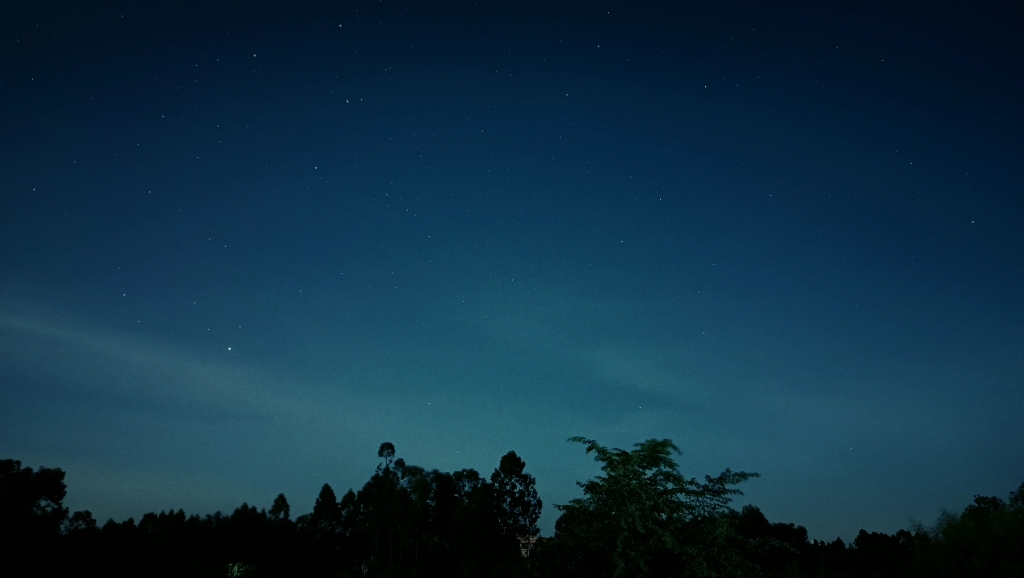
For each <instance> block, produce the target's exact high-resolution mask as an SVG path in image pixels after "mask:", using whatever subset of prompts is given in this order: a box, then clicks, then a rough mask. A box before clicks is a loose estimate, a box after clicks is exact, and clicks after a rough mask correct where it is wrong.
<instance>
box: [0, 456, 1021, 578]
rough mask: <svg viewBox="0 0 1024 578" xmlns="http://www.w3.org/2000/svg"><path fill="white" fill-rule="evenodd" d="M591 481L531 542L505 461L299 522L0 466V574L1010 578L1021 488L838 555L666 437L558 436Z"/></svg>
mask: <svg viewBox="0 0 1024 578" xmlns="http://www.w3.org/2000/svg"><path fill="white" fill-rule="evenodd" d="M570 441H572V442H575V443H579V444H582V445H583V446H584V448H585V450H586V452H587V453H592V454H593V455H594V458H595V460H596V461H597V462H598V463H599V464H600V466H601V474H600V475H598V476H595V477H594V478H593V479H590V480H587V481H586V482H579V483H578V485H579V486H580V489H581V490H582V497H580V498H577V499H574V500H570V501H569V502H568V503H566V504H559V505H556V506H555V508H556V509H557V510H558V511H559V512H560V516H559V518H558V520H557V522H556V523H555V533H554V535H553V536H552V537H549V538H540V537H539V530H538V528H537V521H538V520H539V518H540V514H541V509H542V506H543V504H542V502H541V499H540V498H539V497H538V495H537V490H536V480H535V479H534V477H533V476H532V475H530V474H528V473H527V472H526V470H525V468H526V463H525V462H524V461H523V460H522V458H520V457H519V456H518V455H516V453H515V452H508V453H507V454H505V455H504V456H502V458H501V459H500V460H499V463H498V467H496V468H495V469H494V471H493V472H492V473H491V475H490V476H489V477H484V476H482V475H481V474H480V473H479V472H477V471H475V470H473V469H463V470H459V471H457V472H442V471H439V470H436V469H434V470H430V471H427V470H426V469H424V468H422V467H419V466H413V465H409V464H406V463H405V461H404V460H402V459H401V458H397V459H396V457H395V446H394V445H393V444H391V443H388V442H385V443H383V444H381V446H380V448H379V450H378V454H377V455H378V457H379V458H380V460H381V461H380V464H379V465H378V466H377V468H376V470H375V471H374V473H373V474H372V475H371V476H370V479H369V480H368V481H367V482H366V483H365V484H364V485H363V487H362V488H361V489H360V490H358V491H354V490H351V489H350V490H348V492H346V493H345V494H344V495H343V496H342V497H341V498H340V499H339V498H338V497H337V495H336V494H335V492H334V489H333V488H332V487H331V486H330V485H329V484H324V485H323V486H322V487H321V489H320V493H319V496H318V497H317V499H316V503H315V505H314V506H313V511H312V512H309V513H306V514H303V515H300V516H297V517H295V518H294V519H293V518H292V515H291V514H292V513H291V508H290V506H289V504H288V500H287V498H286V497H285V496H284V495H283V494H279V495H278V496H277V497H276V498H275V499H274V500H273V502H272V504H271V506H270V509H269V510H267V509H259V508H257V507H255V506H250V505H248V504H242V505H241V506H239V507H238V508H237V509H235V510H234V511H233V512H232V513H231V514H229V515H227V514H222V513H221V512H217V513H215V514H210V515H206V516H199V515H195V514H193V515H190V516H186V514H185V512H184V511H183V510H180V509H179V510H177V511H174V510H170V511H162V512H160V513H149V514H145V515H144V516H142V518H141V519H139V520H138V522H136V521H135V520H134V519H133V518H128V519H127V520H124V521H122V522H117V521H114V520H112V519H111V520H108V521H107V522H106V523H105V524H103V525H102V526H100V525H98V524H97V522H96V520H95V519H93V517H92V514H91V513H90V512H89V511H88V510H86V511H79V512H74V513H73V514H70V513H69V512H68V509H67V508H65V507H64V506H63V500H64V497H65V495H66V486H65V484H64V472H63V471H61V470H60V469H58V468H45V467H40V468H38V469H37V470H33V469H32V468H25V467H22V465H21V463H20V462H19V461H16V460H11V459H8V460H0V564H2V565H0V574H2V575H4V576H58V575H60V576H66V575H75V576H105V577H106V576H139V575H146V576H210V577H218V578H220V577H241V576H246V577H254V578H255V577H268V578H269V577H280V578H284V577H299V576H311V577H319V576H324V577H327V576H332V577H334V576H336V577H348V578H371V577H372V578H377V577H380V578H383V577H388V578H398V577H410V578H411V577H417V578H419V577H423V578H429V577H522V578H556V577H559V578H561V577H577V578H660V577H666V578H669V577H687V578H689V577H694V578H712V577H716V578H717V577H723V578H724V577H737V578H739V577H744V578H746V577H764V578H770V577H779V578H782V577H790V578H801V577H807V578H811V577H820V578H826V577H843V578H853V577H858V578H859V577H865V578H868V577H870V578H879V577H906V578H913V577H959V576H964V577H966V576H971V577H974V576H990V577H999V578H1003V577H1005V578H1020V577H1022V576H1024V484H1021V486H1020V487H1018V489H1017V490H1016V491H1014V492H1012V493H1011V494H1010V496H1009V500H1008V501H1005V502H1004V501H1003V500H1001V499H999V498H996V497H983V496H975V499H974V503H973V504H971V505H970V506H968V507H967V508H966V509H964V511H963V512H962V513H960V514H953V513H948V512H947V513H943V514H942V515H940V517H939V519H938V521H937V522H936V524H935V525H934V526H932V527H924V526H917V527H914V528H912V529H911V530H900V531H898V532H896V533H895V534H892V535H889V534H885V533H878V532H870V533H869V532H867V531H865V530H861V531H860V533H859V534H858V535H857V537H856V539H855V540H854V541H853V542H852V543H851V544H849V545H847V544H845V543H844V542H843V541H842V540H840V539H838V538H837V539H836V540H835V541H832V542H824V541H819V540H810V539H808V536H807V530H806V529H805V528H804V527H802V526H797V525H794V524H792V523H772V522H769V521H768V519H767V518H766V517H765V516H764V514H763V513H762V512H761V511H760V510H759V509H758V508H757V507H755V506H750V505H748V506H744V507H743V508H741V509H740V510H736V509H734V508H732V507H731V505H730V504H731V500H732V499H733V497H735V496H737V495H741V492H740V491H739V490H738V489H737V488H736V486H737V485H738V484H740V483H742V482H744V481H745V480H748V479H750V478H754V477H757V474H755V473H748V472H733V471H731V470H729V469H726V470H725V471H724V472H722V473H721V474H719V475H718V476H715V477H712V476H705V477H704V480H703V481H699V480H697V479H696V478H687V477H685V476H684V475H683V474H681V473H680V471H679V467H678V464H677V463H676V462H675V460H674V458H673V455H674V454H677V453H678V452H679V450H678V448H677V447H676V446H675V445H674V444H673V443H672V442H671V440H667V439H664V440H656V439H651V440H647V441H645V442H641V443H638V444H635V445H634V447H633V449H631V450H623V449H618V448H609V447H605V446H603V445H601V444H599V443H597V442H596V441H595V440H591V439H586V438H580V437H577V438H571V439H570Z"/></svg>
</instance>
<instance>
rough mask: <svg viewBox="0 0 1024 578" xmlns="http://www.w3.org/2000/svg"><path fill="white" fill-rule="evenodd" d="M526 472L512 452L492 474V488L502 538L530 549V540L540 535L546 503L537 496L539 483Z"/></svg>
mask: <svg viewBox="0 0 1024 578" xmlns="http://www.w3.org/2000/svg"><path fill="white" fill-rule="evenodd" d="M525 470H526V462H524V461H523V460H522V459H521V458H520V457H519V456H518V455H516V453H515V452H508V453H507V454H505V455H504V456H502V457H501V461H500V462H499V464H498V467H497V469H495V470H494V472H493V473H492V474H491V484H493V485H494V490H493V495H494V501H495V509H496V511H497V512H496V513H497V516H498V523H499V524H500V525H501V531H502V534H504V535H508V536H511V537H515V538H516V539H517V540H520V541H522V542H524V543H525V544H526V545H527V549H529V544H530V543H531V542H530V540H531V539H532V538H536V537H537V535H538V534H539V533H540V529H539V528H537V521H538V520H540V514H541V509H542V508H543V507H544V503H543V502H542V501H541V499H540V497H538V496H537V487H536V486H537V480H535V479H534V477H533V476H531V475H530V474H527V473H526V472H525Z"/></svg>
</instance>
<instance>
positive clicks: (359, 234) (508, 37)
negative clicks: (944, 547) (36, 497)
mask: <svg viewBox="0 0 1024 578" xmlns="http://www.w3.org/2000/svg"><path fill="white" fill-rule="evenodd" d="M20 4H27V3H20ZM32 4H33V6H32V7H28V6H18V7H17V8H15V7H14V6H13V3H7V4H5V5H4V6H3V7H2V8H0V458H8V457H10V458H15V459H20V460H22V461H23V462H24V464H25V465H26V466H32V467H37V466H39V465H45V466H49V467H60V468H63V469H64V470H65V471H66V472H67V480H66V481H67V484H68V497H67V500H66V505H68V506H69V507H71V508H72V510H76V509H90V510H92V512H93V513H94V515H95V516H96V517H97V518H98V519H100V520H101V523H102V521H103V520H106V519H107V518H109V517H114V518H116V519H119V520H120V519H123V518H126V517H128V516H134V517H136V519H137V518H138V517H139V516H140V515H142V514H143V513H145V512H148V511H154V510H155V511H159V510H162V509H166V508H184V509H185V510H186V512H187V513H190V514H191V513H199V514H206V513H212V512H213V511H215V510H222V511H227V512H229V511H231V510H233V509H234V508H235V507H237V506H238V505H240V504H241V503H242V502H243V501H245V502H249V503H250V504H255V505H257V506H261V507H269V506H270V503H271V501H272V500H273V497H274V496H275V495H277V493H278V492H284V493H285V494H286V495H287V496H288V498H289V500H290V501H291V503H292V511H293V512H296V513H303V512H308V511H309V510H310V509H311V508H312V504H313V500H314V498H315V496H316V494H317V492H318V490H319V488H320V486H321V485H322V484H323V483H324V482H328V483H330V484H331V485H332V486H333V487H334V488H335V489H336V490H337V491H339V492H344V491H345V490H347V489H348V488H350V487H354V488H357V489H358V488H359V487H361V486H362V484H363V483H364V482H365V481H366V480H367V479H368V478H369V476H370V474H371V473H372V470H373V468H374V467H375V465H376V464H377V457H376V450H377V446H378V445H379V444H380V442H382V441H391V442H394V444H395V445H396V447H397V449H398V455H399V457H403V458H405V459H406V461H407V462H410V463H413V464H417V465H421V466H424V467H427V468H434V467H436V468H440V469H442V470H453V469H460V468H464V467H472V468H476V469H478V470H480V471H481V472H483V473H489V472H490V471H491V470H493V468H495V467H496V466H497V463H498V460H499V458H500V457H501V455H502V454H504V453H505V452H507V451H509V450H515V451H516V452H517V453H519V454H520V455H521V456H522V457H523V458H524V459H525V460H526V462H527V470H528V471H529V472H531V473H532V474H533V475H535V476H536V477H537V479H538V490H539V492H540V495H541V497H542V498H543V499H544V501H545V514H544V517H543V518H542V519H541V527H542V530H543V533H544V534H546V535H550V533H551V532H552V531H553V525H554V520H555V518H556V516H557V512H556V511H555V510H554V508H553V507H552V505H553V504H556V503H565V502H566V501H568V500H569V499H571V498H573V497H576V496H578V495H579V489H578V488H577V487H576V486H575V485H574V482H575V481H576V480H584V479H586V478H588V477H590V476H592V475H594V474H595V473H596V472H597V467H596V465H595V464H594V462H593V461H592V460H591V459H590V458H589V457H588V456H586V455H585V454H584V453H583V448H582V447H581V446H578V445H573V444H568V443H566V442H565V439H566V438H567V437H569V436H572V435H583V436H587V437H592V438H596V439H597V440H599V441H600V442H602V443H605V444H608V445H614V446H619V447H629V446H630V445H631V444H633V443H635V442H638V441H641V440H644V439H647V438H651V437H657V438H662V437H668V438H671V439H673V440H674V441H675V442H676V443H677V444H678V445H679V446H680V447H681V448H682V450H683V455H682V456H680V457H679V461H680V464H681V467H682V471H683V472H684V473H685V474H687V475H690V476H698V477H701V476H703V475H704V474H717V473H718V472H719V471H721V470H722V469H724V468H725V467H731V468H733V469H738V470H746V471H755V472H759V473H760V474H761V478H759V479H756V480H753V481H750V482H748V483H746V484H745V485H744V486H743V488H742V489H743V490H744V491H745V493H746V496H744V497H742V498H740V500H739V501H738V503H737V504H736V505H737V506H738V505H741V504H744V503H754V504H756V505H758V506H760V507H761V509H762V510H763V511H764V512H765V514H766V515H767V516H768V517H769V519H771V520H772V521H781V522H794V523H797V524H802V525H804V526H806V527H807V528H808V530H809V532H810V535H811V537H812V538H822V539H833V538H835V537H836V536H837V535H838V536H841V537H843V538H844V539H846V540H850V539H852V538H853V536H855V535H856V533H857V531H858V530H859V529H861V528H866V529H868V530H873V531H885V532H893V531H895V530H897V529H899V528H904V527H908V526H909V524H910V523H911V521H912V520H920V521H923V522H925V523H931V522H933V521H934V519H935V517H936V515H937V514H938V513H939V510H940V508H947V509H951V510H957V509H960V508H962V507H964V506H965V505H966V504H968V503H969V502H970V501H971V498H972V496H973V495H974V494H984V495H997V496H1000V497H1004V498H1005V496H1006V494H1007V493H1008V492H1010V491H1011V490H1012V489H1014V488H1015V487H1016V486H1017V485H1018V484H1020V483H1021V481H1024V460H1022V459H1021V457H1022V456H1024V419H1022V418H1021V416H1022V415H1024V299H1022V295H1024V194H1022V191H1024V138H1022V135H1024V132H1022V128H1024V104H1022V103H1024V65H1022V55H1024V42H1022V32H1021V31H1022V30H1024V26H1021V24H1022V22H1024V18H1022V14H1021V9H1020V5H1019V3H1017V5H1016V6H1012V7H1011V6H1010V4H1013V3H999V4H993V5H992V6H985V5H974V4H972V5H971V6H957V7H955V8H954V7H952V6H951V5H949V6H947V5H945V4H942V3H938V4H936V3H934V2H929V3H927V4H926V5H920V6H918V5H912V4H897V5H895V6H893V5H888V4H886V5H882V3H878V4H873V3H865V2H857V3H853V4H855V5H856V7H854V6H846V7H845V8H844V7H837V8H832V9H822V8H820V7H815V8H809V7H807V6H801V5H797V4H783V3H757V4H749V5H748V4H743V3H732V4H727V3H721V2H709V3H706V4H693V5H690V6H688V7H685V8H680V7H678V6H676V4H677V3H676V2H665V3H659V2H650V3H644V4H642V5H641V6H640V7H633V6H632V3H615V2H579V3H569V2H554V3H544V4H536V5H532V4H522V3H517V4H515V5H514V6H511V7H508V8H486V9H485V8H482V7H479V6H476V5H475V4H473V3H472V2H463V3H461V4H454V3H444V4H442V3H430V2H427V3H421V2H417V3H409V4H399V3H395V2H392V1H390V0H387V1H385V2H378V1H376V0H374V1H372V2H371V1H363V2H334V3H330V4H327V3H325V4H318V5H314V4H310V3H302V2H292V3H291V5H289V4H287V3H282V2H279V1H277V0H274V1H268V2H258V3H257V2H220V3H216V2H196V3H188V2H172V3H165V4H166V5H164V6H162V7H159V8H152V7H149V6H148V3H138V2H133V3H127V2H124V3H110V2H106V3H103V2H99V3H86V4H88V6H87V7H83V6H76V7H73V8H68V7H67V6H65V4H66V3H50V4H48V3H46V2H42V3H32ZM144 4H145V5H144ZM1003 4H1005V6H1004V5H1003ZM485 5H486V3H485Z"/></svg>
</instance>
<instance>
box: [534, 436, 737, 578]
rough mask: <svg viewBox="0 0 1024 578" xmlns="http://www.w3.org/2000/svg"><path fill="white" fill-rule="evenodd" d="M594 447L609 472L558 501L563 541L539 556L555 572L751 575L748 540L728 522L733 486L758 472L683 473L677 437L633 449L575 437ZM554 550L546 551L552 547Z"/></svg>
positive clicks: (544, 566) (557, 526) (557, 527)
mask: <svg viewBox="0 0 1024 578" xmlns="http://www.w3.org/2000/svg"><path fill="white" fill-rule="evenodd" d="M569 441H570V442H576V443H582V444H584V445H585V446H586V451H587V453H591V452H592V453H594V454H595V457H594V459H595V460H596V461H598V462H600V463H601V464H602V465H601V471H602V472H603V475H600V476H597V477H596V478H594V479H592V480H589V481H587V482H585V483H579V482H578V485H579V486H580V488H582V489H583V494H584V496H583V497H582V498H577V499H574V500H571V501H570V502H569V503H568V504H564V505H557V506H555V507H556V508H558V509H559V510H561V511H562V516H561V517H560V518H559V519H558V521H557V522H556V524H555V530H556V534H555V539H554V541H553V542H552V544H551V545H550V546H548V547H546V548H543V549H542V550H541V551H539V552H538V554H545V555H544V556H543V557H541V560H540V562H539V566H540V568H542V569H544V570H546V573H547V575H551V576H556V575H565V574H571V575H574V576H579V577H602V578H603V577H615V578H620V577H627V576H629V577H633V576H685V575H689V574H692V573H696V574H698V575H700V574H701V573H703V574H705V575H712V576H713V575H723V576H728V575H737V576H739V575H744V572H749V571H751V569H752V566H753V565H752V564H749V563H747V562H746V561H745V560H744V559H743V557H742V555H741V554H740V551H739V547H740V543H741V541H742V538H741V537H740V536H739V535H738V534H736V533H735V532H734V531H731V526H730V525H729V524H727V523H726V522H725V521H724V520H723V515H724V514H725V513H727V512H729V511H730V510H728V502H729V498H730V496H732V495H736V494H739V493H740V492H739V490H735V489H733V488H730V487H729V486H731V485H733V484H736V483H739V482H742V481H744V480H746V479H748V478H751V477H755V476H756V475H757V474H750V473H745V472H735V473H734V472H732V471H730V470H726V471H725V472H723V473H722V474H720V475H719V476H718V477H716V478H711V477H706V478H705V480H706V482H705V483H703V484H701V483H698V482H697V481H696V480H694V479H688V478H686V477H684V476H683V475H682V474H680V473H679V470H678V466H677V465H676V463H675V461H674V460H673V459H672V457H671V454H672V453H679V449H678V448H677V447H676V445H675V444H673V443H672V441H671V440H668V439H663V440H656V439H650V440H647V441H645V442H642V443H638V444H635V448H636V449H634V450H632V451H626V450H621V449H618V448H607V447H605V446H602V445H600V444H598V443H597V442H596V441H594V440H591V439H587V438H582V437H573V438H570V439H569ZM545 550H546V552H545Z"/></svg>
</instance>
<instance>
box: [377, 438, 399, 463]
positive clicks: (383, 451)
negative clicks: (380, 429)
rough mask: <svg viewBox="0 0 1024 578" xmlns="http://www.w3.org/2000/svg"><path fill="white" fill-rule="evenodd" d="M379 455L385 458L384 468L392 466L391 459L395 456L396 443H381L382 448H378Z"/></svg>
mask: <svg viewBox="0 0 1024 578" xmlns="http://www.w3.org/2000/svg"><path fill="white" fill-rule="evenodd" d="M377 457H378V458H383V459H384V468H390V467H391V460H393V459H394V458H395V444H393V443H391V442H384V443H382V444H380V449H378V450H377Z"/></svg>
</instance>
